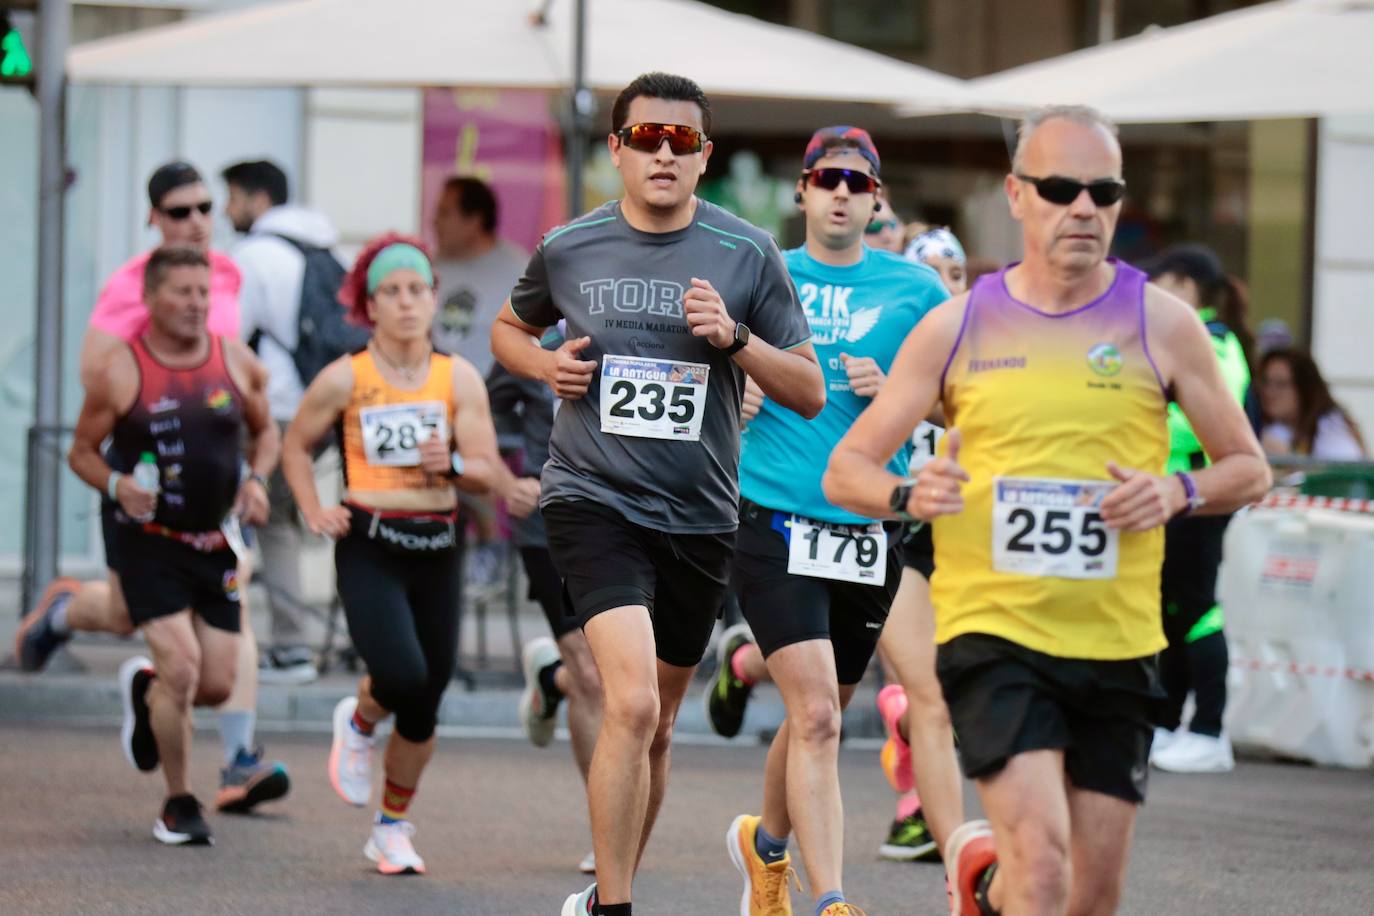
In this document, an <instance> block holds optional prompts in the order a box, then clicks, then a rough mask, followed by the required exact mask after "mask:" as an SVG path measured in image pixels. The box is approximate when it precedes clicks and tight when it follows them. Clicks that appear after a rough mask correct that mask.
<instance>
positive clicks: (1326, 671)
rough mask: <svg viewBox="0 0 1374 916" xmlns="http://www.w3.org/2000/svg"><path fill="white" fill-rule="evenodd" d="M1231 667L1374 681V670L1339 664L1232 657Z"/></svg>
mask: <svg viewBox="0 0 1374 916" xmlns="http://www.w3.org/2000/svg"><path fill="white" fill-rule="evenodd" d="M1231 667H1233V668H1241V669H1244V670H1246V671H1268V672H1271V673H1274V672H1282V673H1283V674H1298V675H1302V676H1304V677H1343V678H1345V679H1347V680H1351V681H1365V682H1370V683H1374V671H1362V670H1360V669H1359V668H1342V667H1340V666H1339V665H1300V664H1298V663H1297V662H1262V661H1258V660H1255V659H1249V658H1233V659H1231Z"/></svg>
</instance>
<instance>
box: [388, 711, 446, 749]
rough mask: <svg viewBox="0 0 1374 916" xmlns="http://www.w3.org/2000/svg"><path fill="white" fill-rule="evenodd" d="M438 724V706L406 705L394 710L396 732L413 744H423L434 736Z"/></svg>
mask: <svg viewBox="0 0 1374 916" xmlns="http://www.w3.org/2000/svg"><path fill="white" fill-rule="evenodd" d="M438 724H439V706H438V704H437V703H436V704H434V705H432V706H422V707H415V706H412V707H407V708H403V709H397V710H396V734H398V735H400V736H401V737H402V738H404V739H406V740H407V741H410V742H411V743H413V744H423V743H425V742H426V741H428V740H429V739H430V738H432V737H434V729H435V727H436V726H437V725H438Z"/></svg>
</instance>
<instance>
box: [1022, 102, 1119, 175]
mask: <svg viewBox="0 0 1374 916" xmlns="http://www.w3.org/2000/svg"><path fill="white" fill-rule="evenodd" d="M1056 118H1063V119H1064V120H1066V121H1072V122H1074V123H1075V124H1081V125H1083V126H1084V127H1100V128H1102V129H1103V130H1105V131H1106V132H1107V133H1109V134H1111V135H1112V138H1113V139H1116V138H1117V136H1118V135H1119V133H1120V131H1119V130H1118V129H1117V126H1116V122H1115V121H1113V120H1112V119H1111V118H1109V117H1107V116H1106V115H1104V114H1103V113H1102V112H1100V111H1098V110H1097V109H1096V108H1093V107H1091V106H1089V105H1045V106H1043V107H1041V108H1037V109H1035V110H1034V111H1031V112H1028V113H1027V114H1026V116H1025V117H1024V118H1022V119H1021V124H1020V125H1019V126H1018V127H1017V129H1016V152H1015V153H1014V154H1013V155H1012V157H1011V170H1012V172H1014V173H1016V174H1020V173H1021V166H1022V163H1021V157H1022V156H1023V155H1024V153H1025V149H1026V144H1027V143H1028V142H1029V141H1030V138H1031V134H1033V133H1035V130H1036V128H1038V127H1039V126H1040V125H1041V124H1044V123H1045V122H1046V121H1053V120H1055V119H1056Z"/></svg>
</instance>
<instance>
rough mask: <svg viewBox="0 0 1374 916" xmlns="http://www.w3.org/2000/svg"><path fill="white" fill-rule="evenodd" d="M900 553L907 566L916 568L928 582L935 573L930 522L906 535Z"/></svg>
mask: <svg viewBox="0 0 1374 916" xmlns="http://www.w3.org/2000/svg"><path fill="white" fill-rule="evenodd" d="M902 553H903V557H902V559H903V562H905V563H906V566H907V568H909V569H914V570H916V571H917V572H918V573H920V574H921V575H923V576H925V578H926V581H927V582H929V581H930V577H931V576H932V575H934V573H935V539H934V538H932V537H931V535H930V522H926V523H925V524H924V525H922V526H921V527H919V528H917V529H916V530H915V531H913V532H912V533H911V534H909V535H908V536H907V539H906V543H904V544H903V545H902Z"/></svg>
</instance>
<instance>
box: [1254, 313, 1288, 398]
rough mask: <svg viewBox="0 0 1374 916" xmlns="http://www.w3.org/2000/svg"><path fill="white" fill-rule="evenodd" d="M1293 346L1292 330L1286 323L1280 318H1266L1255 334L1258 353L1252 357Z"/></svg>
mask: <svg viewBox="0 0 1374 916" xmlns="http://www.w3.org/2000/svg"><path fill="white" fill-rule="evenodd" d="M1293 345H1294V341H1293V330H1292V328H1290V327H1288V322H1286V321H1284V320H1283V319H1282V318H1266V319H1264V320H1263V321H1261V322H1260V326H1259V331H1258V332H1257V333H1256V334H1255V346H1256V348H1257V350H1258V352H1257V353H1254V354H1252V356H1255V357H1261V356H1263V355H1264V354H1266V353H1268V352H1269V351H1270V350H1282V349H1284V348H1285V347H1291V346H1293ZM1257 387H1258V386H1257Z"/></svg>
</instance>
